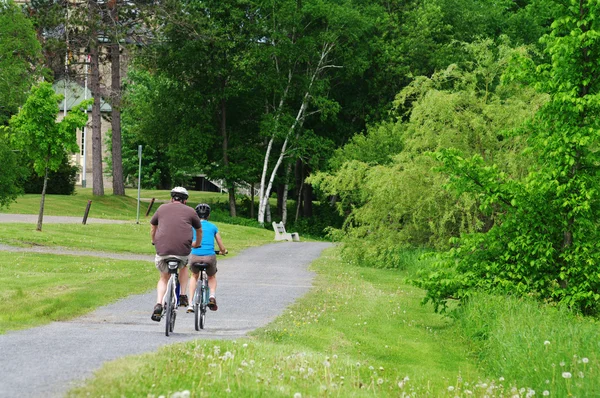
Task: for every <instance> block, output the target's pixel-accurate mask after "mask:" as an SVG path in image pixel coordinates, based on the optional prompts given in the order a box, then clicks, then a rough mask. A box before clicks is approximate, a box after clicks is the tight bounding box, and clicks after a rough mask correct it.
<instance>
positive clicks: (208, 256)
mask: <svg viewBox="0 0 600 398" xmlns="http://www.w3.org/2000/svg"><path fill="white" fill-rule="evenodd" d="M196 214H198V217H200V222H201V224H202V244H201V246H200V247H197V248H194V249H192V252H191V253H190V258H189V261H188V264H189V266H190V270H191V271H192V276H191V277H190V283H189V284H188V286H189V288H188V289H189V290H188V291H189V297H194V290H195V289H196V283H197V282H198V277H199V272H200V270H199V269H198V268H196V267H194V266H193V264H194V263H206V264H208V269H207V270H206V275H208V288H209V289H210V299H209V301H208V308H209V309H210V310H211V311H216V310H217V309H218V308H219V307H218V306H217V300H216V299H215V294H216V292H217V276H216V274H217V256H216V255H215V240H216V241H217V244H218V245H219V254H226V253H227V250H226V249H225V246H224V245H223V240H222V239H221V234H220V233H219V229H218V228H217V226H216V225H215V224H213V223H211V222H209V221H208V217H209V216H210V206H209V205H207V204H206V203H201V204H199V205H198V206H196ZM192 231H193V234H194V236H193V237H192V240H194V239H196V231H194V230H193V229H192ZM187 312H194V307H192V306H191V305H190V306H189V307H188V309H187Z"/></svg>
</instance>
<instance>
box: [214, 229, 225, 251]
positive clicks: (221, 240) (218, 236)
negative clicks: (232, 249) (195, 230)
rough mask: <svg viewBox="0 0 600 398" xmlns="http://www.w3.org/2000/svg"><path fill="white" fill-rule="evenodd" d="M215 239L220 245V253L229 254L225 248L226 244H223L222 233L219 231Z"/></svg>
mask: <svg viewBox="0 0 600 398" xmlns="http://www.w3.org/2000/svg"><path fill="white" fill-rule="evenodd" d="M215 239H216V240H217V245H219V253H220V254H227V249H225V245H223V239H221V233H219V232H217V233H216V234H215Z"/></svg>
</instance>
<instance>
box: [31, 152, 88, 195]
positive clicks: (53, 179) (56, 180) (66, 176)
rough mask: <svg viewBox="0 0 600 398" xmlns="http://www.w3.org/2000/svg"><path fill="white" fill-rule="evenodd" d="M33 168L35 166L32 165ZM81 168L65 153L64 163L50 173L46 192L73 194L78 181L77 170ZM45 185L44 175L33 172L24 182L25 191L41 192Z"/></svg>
mask: <svg viewBox="0 0 600 398" xmlns="http://www.w3.org/2000/svg"><path fill="white" fill-rule="evenodd" d="M30 168H31V169H32V170H33V166H31V167H30ZM78 171H79V168H78V167H77V166H74V165H72V164H71V163H70V162H69V159H68V156H67V155H66V154H65V156H64V158H63V160H62V163H61V164H60V166H59V167H58V170H57V171H51V172H49V173H48V186H47V190H46V193H48V194H55V195H73V194H74V193H75V182H76V181H77V172H78ZM43 187H44V177H40V176H38V175H37V174H36V173H31V175H30V176H29V178H28V179H27V180H26V181H25V182H24V184H23V188H24V190H25V193H35V194H41V193H42V188H43Z"/></svg>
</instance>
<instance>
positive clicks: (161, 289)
mask: <svg viewBox="0 0 600 398" xmlns="http://www.w3.org/2000/svg"><path fill="white" fill-rule="evenodd" d="M169 277H170V275H169V273H168V272H161V273H160V278H159V279H158V283H157V284H156V303H157V304H163V298H164V297H165V293H166V292H167V282H169Z"/></svg>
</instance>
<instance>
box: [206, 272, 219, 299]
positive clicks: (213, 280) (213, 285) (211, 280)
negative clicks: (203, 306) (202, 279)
mask: <svg viewBox="0 0 600 398" xmlns="http://www.w3.org/2000/svg"><path fill="white" fill-rule="evenodd" d="M208 287H209V289H210V297H215V295H216V294H217V275H213V276H209V277H208Z"/></svg>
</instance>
